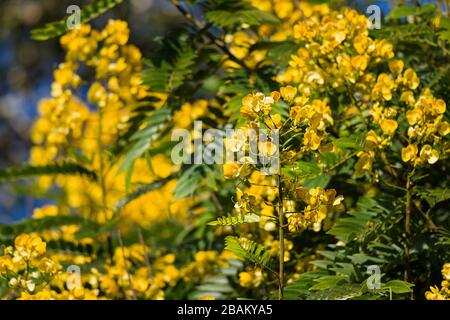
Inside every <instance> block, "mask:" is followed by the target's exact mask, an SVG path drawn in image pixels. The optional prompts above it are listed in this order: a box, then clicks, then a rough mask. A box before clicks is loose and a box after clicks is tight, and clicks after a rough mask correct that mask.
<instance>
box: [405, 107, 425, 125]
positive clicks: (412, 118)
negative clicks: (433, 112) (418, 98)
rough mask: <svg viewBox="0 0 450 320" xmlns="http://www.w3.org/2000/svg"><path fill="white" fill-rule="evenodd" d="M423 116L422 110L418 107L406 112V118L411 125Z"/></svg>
mask: <svg viewBox="0 0 450 320" xmlns="http://www.w3.org/2000/svg"><path fill="white" fill-rule="evenodd" d="M422 117H423V114H422V111H421V110H420V109H419V108H414V109H412V110H408V111H407V112H406V120H408V123H409V124H410V125H411V126H413V125H415V124H416V123H418V122H419V121H420V120H421V119H422Z"/></svg>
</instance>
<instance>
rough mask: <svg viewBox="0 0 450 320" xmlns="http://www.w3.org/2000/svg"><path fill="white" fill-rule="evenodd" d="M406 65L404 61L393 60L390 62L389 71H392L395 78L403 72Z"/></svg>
mask: <svg viewBox="0 0 450 320" xmlns="http://www.w3.org/2000/svg"><path fill="white" fill-rule="evenodd" d="M404 65H405V64H404V63H403V61H402V60H397V59H396V60H391V61H389V70H391V72H392V74H393V75H394V76H397V75H398V74H400V73H401V72H402V71H403V67H404Z"/></svg>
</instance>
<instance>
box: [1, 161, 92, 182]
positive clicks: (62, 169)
mask: <svg viewBox="0 0 450 320" xmlns="http://www.w3.org/2000/svg"><path fill="white" fill-rule="evenodd" d="M58 174H62V175H84V176H86V177H88V178H90V179H92V180H95V179H97V175H96V174H95V172H93V171H91V170H88V169H86V168H85V167H83V166H81V165H79V164H76V163H71V162H65V163H64V162H63V163H55V164H48V165H43V166H33V165H24V166H22V167H18V168H7V169H0V182H4V181H8V180H16V179H22V178H30V177H35V176H43V175H58Z"/></svg>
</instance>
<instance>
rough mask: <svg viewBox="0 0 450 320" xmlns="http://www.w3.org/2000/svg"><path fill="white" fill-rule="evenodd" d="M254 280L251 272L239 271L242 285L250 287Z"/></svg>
mask: <svg viewBox="0 0 450 320" xmlns="http://www.w3.org/2000/svg"><path fill="white" fill-rule="evenodd" d="M252 281H253V276H252V275H251V274H250V273H249V272H240V273H239V285H240V286H241V287H250V286H251V284H252Z"/></svg>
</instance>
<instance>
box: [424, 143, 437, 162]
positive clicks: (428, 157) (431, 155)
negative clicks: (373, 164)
mask: <svg viewBox="0 0 450 320" xmlns="http://www.w3.org/2000/svg"><path fill="white" fill-rule="evenodd" d="M420 158H421V159H423V160H425V161H427V162H428V163H429V164H433V163H436V162H437V161H438V160H439V152H438V151H437V150H434V149H433V148H431V146H430V145H428V144H426V145H424V146H423V147H422V149H421V150H420Z"/></svg>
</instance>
